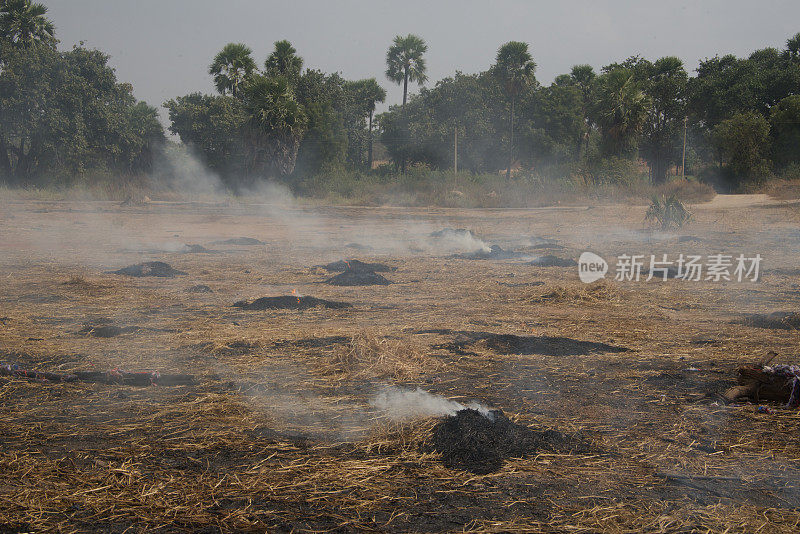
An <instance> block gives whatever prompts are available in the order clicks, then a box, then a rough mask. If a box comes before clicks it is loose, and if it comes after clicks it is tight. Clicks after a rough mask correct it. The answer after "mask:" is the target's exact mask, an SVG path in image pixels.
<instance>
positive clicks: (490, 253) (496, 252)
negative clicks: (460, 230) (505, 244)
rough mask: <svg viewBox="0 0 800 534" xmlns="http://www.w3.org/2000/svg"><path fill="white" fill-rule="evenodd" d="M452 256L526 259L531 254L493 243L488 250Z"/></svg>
mask: <svg viewBox="0 0 800 534" xmlns="http://www.w3.org/2000/svg"><path fill="white" fill-rule="evenodd" d="M451 257H453V258H458V259H462V260H524V259H529V258H530V257H531V255H530V254H528V253H526V252H517V251H515V250H506V249H504V248H502V247H501V246H500V245H492V246H490V247H489V249H488V250H484V249H482V250H477V251H475V252H466V253H463V254H453V255H452V256H451Z"/></svg>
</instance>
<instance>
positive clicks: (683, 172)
mask: <svg viewBox="0 0 800 534" xmlns="http://www.w3.org/2000/svg"><path fill="white" fill-rule="evenodd" d="M688 122H689V117H684V118H683V160H682V161H681V179H682V180H683V179H686V125H687V123H688Z"/></svg>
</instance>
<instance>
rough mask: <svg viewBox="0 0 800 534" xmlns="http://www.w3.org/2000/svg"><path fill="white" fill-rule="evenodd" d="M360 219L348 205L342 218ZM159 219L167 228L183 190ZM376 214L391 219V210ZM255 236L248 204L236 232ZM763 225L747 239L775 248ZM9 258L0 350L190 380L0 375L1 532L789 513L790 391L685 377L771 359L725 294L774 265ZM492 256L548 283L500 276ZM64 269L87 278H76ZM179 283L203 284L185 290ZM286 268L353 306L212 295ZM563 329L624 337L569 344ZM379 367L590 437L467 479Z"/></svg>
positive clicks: (740, 291)
mask: <svg viewBox="0 0 800 534" xmlns="http://www.w3.org/2000/svg"><path fill="white" fill-rule="evenodd" d="M38 207H39V206H38V205H37V206H36V208H37V209H38ZM27 209H29V210H30V207H28V208H27ZM603 209H604V208H596V209H595V210H592V211H591V212H587V211H580V212H575V213H572V212H567V211H560V212H558V213H557V214H556V215H555V221H556V222H557V224H558V225H560V227H563V226H564V225H570V224H578V223H585V224H594V223H595V222H596V221H595V220H594V219H591V218H592V217H595V216H597V217H603V218H606V219H613V220H615V221H622V222H623V223H625V224H628V225H637V224H641V217H642V210H639V211H638V212H635V213H632V214H631V215H630V216H629V217H628V213H629V212H631V211H632V210H631V209H630V208H627V207H626V208H624V209H622V208H620V209H619V210H618V211H613V212H610V213H601V214H600V215H596V213H597V212H598V211H599V210H603ZM129 211H130V213H129V214H127V215H125V217H131V218H132V219H131V220H137V219H133V218H134V217H135V216H136V213H135V212H134V210H132V209H131V210H129ZM757 211H758V214H755V215H753V217H756V216H762V213H763V214H767V215H764V216H767V217H775V218H777V217H778V216H779V215H780V213H778V212H775V211H770V210H769V209H764V210H757ZM27 213H28V212H24V213H20V212H15V213H13V215H14V217H13V218H11V217H9V218H8V219H7V220H4V222H3V224H4V226H3V228H2V229H0V230H4V231H5V235H13V234H14V232H15V231H16V230H17V226H15V225H19V226H26V227H29V226H33V225H32V224H31V219H30V218H26V217H28V215H26V214H27ZM126 213H127V212H126ZM359 214H360V212H357V211H356V212H353V211H348V212H347V217H348V219H347V220H349V221H352V220H353V219H352V216H353V215H359ZM201 215H202V213H201ZM75 216H76V215H75V213H64V212H57V213H55V214H54V215H52V217H53V218H58V219H59V220H60V219H61V218H65V220H66V221H67V222H68V221H69V217H75ZM147 216H148V217H150V215H149V214H147ZM422 216H426V217H427V216H430V214H428V213H427V212H425V213H422V214H421V215H420V217H422ZM35 217H36V218H37V219H39V218H45V217H48V215H47V214H42V213H37V214H36V215H35ZM166 217H167V219H165V220H169V222H170V225H178V223H179V222H180V221H183V222H186V227H190V226H191V225H192V224H194V223H195V221H196V220H197V217H198V214H197V208H195V207H192V209H191V212H190V213H188V214H181V213H175V212H174V211H168V212H167V214H166ZM182 217H184V218H182ZM447 217H448V220H447V226H457V227H462V226H463V227H473V228H475V227H477V226H480V227H481V229H482V230H485V233H486V234H487V235H492V234H493V233H495V234H500V233H501V232H502V231H508V232H516V233H517V235H522V233H523V232H532V231H536V232H538V233H540V234H541V235H548V233H547V228H546V227H545V226H544V225H545V224H552V223H547V221H546V217H548V215H547V213H545V212H537V213H534V214H531V215H526V214H524V213H522V212H515V213H512V214H508V215H504V214H503V213H502V212H492V213H491V216H487V215H486V214H485V213H483V212H481V213H478V214H467V215H464V214H462V213H460V212H459V213H458V214H448V215H447ZM459 217H465V219H460V218H459ZM625 217H628V218H627V219H626V218H625ZM153 218H154V219H158V217H156V216H153ZM263 219H264V215H263V212H258V213H257V214H256V215H253V216H252V217H250V218H248V217H247V216H246V215H237V217H232V218H231V221H230V224H231V226H230V227H225V228H224V229H217V228H216V227H214V228H215V232H216V233H217V234H218V235H226V232H227V235H240V234H241V227H242V226H243V225H252V226H253V227H257V225H258V224H262V223H261V222H260V221H262V220H263ZM731 219H732V220H731V222H730V223H729V224H730V225H731V228H732V229H736V230H737V231H738V230H739V229H740V227H739V226H737V224H740V223H739V219H738V218H736V217H731ZM387 220H388V222H387V223H386V226H387V227H388V228H394V227H395V225H396V220H397V219H396V215H395V214H392V215H391V216H390V217H388V216H387ZM125 221H126V224H131V223H130V221H129V220H128V219H125ZM746 222H747V223H748V224H749V223H750V222H752V221H751V220H748V221H746ZM158 223H159V224H161V223H163V220H161V219H158ZM706 223H708V221H704V220H703V219H702V218H701V219H700V220H699V221H697V222H696V224H698V225H699V226H702V225H703V224H706ZM710 223H714V221H713V220H711V221H710ZM726 224H727V223H726ZM741 224H744V223H741ZM515 225H516V226H515ZM537 225H538V226H537ZM328 226H330V227H331V228H338V226H337V225H335V224H331V225H327V226H326V227H328ZM443 226H444V224H443ZM170 227H172V226H170ZM631 227H633V226H631ZM222 230H225V231H222ZM268 231H270V230H269V228H266V224H265V229H264V231H263V233H262V234H259V235H260V236H265V235H267V232H268ZM275 231H277V230H275ZM329 231H330V230H329ZM325 237H329V236H328V234H325ZM763 241H765V242H764V243H762V246H763V247H764V254H765V255H766V254H770V257H773V256H778V255H779V254H780V253H782V252H785V251H786V249H788V248H790V247H785V243H783V242H781V241H780V240H776V242H775V243H773V244H771V243H769V242H767V237H764V238H763ZM192 242H201V240H199V239H195V240H193V241H192ZM296 250H300V252H296ZM789 252H791V251H789ZM87 254H90V257H89V258H88V259H87V263H91V264H94V265H98V266H102V265H104V262H107V263H112V261H113V262H115V263H116V264H117V265H122V264H125V263H123V262H122V261H120V260H121V259H122V258H117V257H116V256H113V254H114V253H113V251H112V252H109V251H108V250H107V249H102V248H101V249H98V250H96V251H87ZM293 254H296V256H292V255H293ZM271 256H274V257H279V258H286V257H290V256H291V261H292V262H293V263H292V265H293V266H294V265H313V264H316V263H320V261H322V260H320V258H314V257H307V256H302V247H297V246H295V245H294V244H290V245H286V246H285V248H280V247H279V246H277V245H276V251H275V253H274V255H271ZM9 258H12V257H11V256H5V257H3V266H4V269H5V271H4V272H5V273H7V274H13V276H3V277H0V294H2V295H3V296H4V301H3V309H2V316H3V317H8V320H4V321H2V322H3V326H2V328H0V359H2V360H16V361H19V362H20V363H22V364H25V365H27V366H30V367H32V368H36V369H41V370H49V371H59V372H68V371H72V370H76V369H109V368H114V367H123V368H125V369H128V370H143V369H157V370H159V371H162V372H186V373H191V374H194V375H195V376H196V377H197V381H196V384H195V385H193V386H177V387H160V386H159V387H149V388H136V387H131V386H111V385H105V384H83V383H70V384H41V383H37V382H29V381H23V380H20V379H7V378H2V379H0V525H1V526H0V531H3V530H4V529H5V530H6V531H12V532H13V531H32V532H40V531H41V532H63V533H72V532H90V531H102V532H108V531H116V532H124V531H125V530H126V529H127V530H128V531H134V530H137V529H138V530H150V531H158V532H200V531H208V530H215V531H221V532H292V531H294V532H387V531H396V532H408V531H412V532H414V531H416V532H422V531H437V532H486V533H489V532H493V533H499V532H520V533H522V532H578V533H608V534H621V533H631V532H708V533H714V534H716V533H720V534H721V533H723V532H761V533H766V532H770V533H772V532H774V533H781V534H782V533H787V534H788V533H790V532H791V533H793V532H797V531H798V525H800V512H798V509H800V507H798V502H797V495H798V493H797V491H798V489H797V480H798V478H799V477H798V472H800V442H798V439H797V436H798V431H799V430H800V416H798V412H796V411H790V410H781V409H780V408H778V407H775V409H774V413H772V414H759V413H756V412H755V410H754V407H753V406H747V405H745V406H715V405H713V403H712V401H713V399H708V398H705V394H706V393H709V392H713V391H714V389H715V388H720V387H721V388H724V387H725V386H727V385H728V384H732V383H733V382H734V380H735V374H734V372H733V370H734V369H735V368H736V367H737V366H738V365H740V364H742V363H752V362H753V361H755V360H758V357H759V356H760V355H761V353H763V352H764V351H765V350H766V348H772V349H774V350H776V351H778V352H779V353H781V354H782V355H784V356H783V357H782V358H781V359H780V363H789V362H792V360H791V358H790V357H788V356H786V355H791V354H794V353H795V352H796V343H797V336H796V332H791V331H775V330H765V329H757V328H751V327H747V326H743V325H738V324H731V320H732V319H733V318H736V317H741V314H742V313H749V312H766V311H769V310H772V309H782V308H784V307H787V306H789V305H794V304H796V302H795V300H793V299H795V296H793V295H792V294H790V293H789V292H788V290H787V287H786V284H787V283H792V282H793V279H791V278H787V279H786V280H784V279H783V278H781V279H780V280H778V281H775V282H773V281H769V282H768V283H764V284H762V285H759V286H757V287H755V290H757V291H758V293H754V292H752V291H750V288H749V286H748V287H744V288H739V287H738V286H737V287H736V288H735V289H736V291H729V288H728V287H722V286H720V285H715V284H711V283H697V284H694V285H688V284H685V283H678V282H676V281H669V282H664V283H661V282H652V283H639V284H634V283H628V284H626V283H619V284H612V283H610V282H609V283H606V284H603V283H600V284H594V285H590V286H584V285H580V284H579V283H578V282H577V281H575V279H574V276H575V275H574V271H572V270H570V271H569V273H566V271H562V270H559V269H538V270H536V271H535V272H534V271H533V270H532V269H531V268H530V267H528V266H524V265H518V264H514V263H512V262H506V263H502V264H497V263H484V262H466V261H456V260H452V259H446V258H436V257H430V256H424V255H416V256H413V257H411V258H409V257H406V258H397V262H398V263H399V264H400V265H401V266H402V268H401V269H399V270H398V272H397V273H396V275H394V276H393V279H394V278H396V279H397V282H398V283H396V284H393V285H392V286H386V287H375V288H372V287H371V288H359V289H351V288H348V289H343V288H334V287H331V286H326V285H321V284H316V283H315V282H317V281H319V279H320V278H322V276H323V275H321V274H315V273H313V272H309V271H308V270H303V269H300V268H297V269H296V270H293V269H290V268H287V266H286V265H285V264H284V263H282V262H279V261H276V260H275V259H274V258H273V257H270V258H268V259H267V260H265V259H264V258H263V252H261V253H260V254H259V253H257V252H249V251H245V252H237V253H235V254H234V253H231V254H226V255H218V256H213V255H206V256H204V257H192V258H188V257H175V258H174V260H173V259H171V261H174V262H176V263H175V264H176V266H177V267H178V268H180V269H181V270H185V271H187V272H188V273H190V274H189V275H188V277H189V278H190V279H186V280H181V279H164V280H152V279H136V280H129V279H123V278H120V277H114V276H111V275H102V274H101V272H102V270H103V269H102V268H101V267H97V268H96V269H95V271H96V272H92V273H90V274H86V275H82V279H78V280H76V281H75V283H73V284H67V285H63V281H64V280H65V278H66V277H67V276H68V273H69V269H70V267H66V266H65V264H69V265H74V264H71V263H69V262H67V261H64V262H63V263H64V264H58V263H56V264H46V263H44V262H41V261H38V260H36V258H32V259H30V261H29V260H27V259H26V258H12V259H9ZM125 259H128V258H125ZM365 259H370V258H365ZM374 259H381V258H374ZM789 260H791V261H789ZM281 261H283V260H281ZM792 261H794V262H795V263H796V258H795V257H793V256H792V257H787V261H786V264H792V263H791V262H792ZM286 262H289V260H286ZM128 263H130V262H128ZM246 269H247V270H252V272H251V273H245V272H244V271H245V270H246ZM507 272H513V273H515V279H516V280H527V279H529V278H533V277H536V279H541V280H542V281H544V282H545V283H546V284H547V285H546V286H544V287H545V288H546V289H545V290H544V291H542V292H541V293H532V291H541V288H536V289H532V290H528V289H519V288H509V287H501V288H498V284H497V279H498V278H500V277H501V276H503V275H505V274H506V273H507ZM65 273H66V274H65ZM525 277H528V278H525ZM501 279H504V278H501ZM81 280H82V281H83V282H87V283H91V284H98V285H105V286H108V288H106V289H102V290H99V291H96V292H87V291H78V290H76V288H81V287H83V285H84V284H83V282H82V281H81ZM415 280H417V281H415ZM787 280H788V282H787ZM201 282H202V283H209V284H214V288H215V293H214V294H210V295H201V296H195V295H191V296H190V295H187V294H186V292H185V287H186V286H187V285H190V284H192V283H201ZM295 286H296V287H298V289H299V290H304V289H305V290H307V292H311V291H313V292H314V294H315V295H318V296H320V297H322V298H330V299H334V300H337V299H342V298H344V300H352V302H353V303H354V307H353V308H352V309H349V310H323V309H313V310H306V311H302V312H298V311H246V310H239V309H236V308H232V307H231V304H232V303H233V302H235V301H236V300H237V299H239V298H242V297H243V296H262V295H264V294H266V293H268V292H269V291H273V290H274V291H277V290H276V289H274V288H275V287H279V288H281V290H282V289H283V288H284V287H289V288H291V287H295ZM265 288H268V289H265ZM52 297H58V299H52ZM537 299H538V300H537ZM676 303H680V306H678V305H676ZM90 316H101V317H110V318H114V320H115V321H116V322H118V323H119V324H137V325H141V326H142V327H143V330H142V331H141V332H140V333H137V334H135V335H131V336H122V337H123V338H124V339H120V338H113V339H97V338H92V337H87V336H78V335H76V334H75V333H74V332H75V331H76V330H77V329H78V328H79V327H80V325H81V324H83V323H84V322H85V321H86V319H87V317H90ZM461 332H469V333H474V334H475V335H476V336H477V337H478V338H480V335H479V334H482V333H486V334H487V335H501V336H502V335H515V336H519V337H520V338H523V339H524V340H525V347H526V348H527V347H530V346H535V347H538V346H542V347H544V348H545V349H549V348H553V347H555V348H558V349H560V351H558V350H556V351H553V352H552V353H546V354H542V353H537V352H535V351H515V350H514V349H513V347H511V348H504V349H503V350H498V349H497V347H494V346H493V345H491V344H486V343H472V344H467V345H463V346H456V345H457V344H454V343H453V342H454V340H456V339H457V338H458V336H459V335H460V334H459V333H461ZM540 339H541V340H544V341H542V342H541V343H539V342H538V341H537V340H540ZM545 341H546V342H545ZM698 341H700V342H698ZM580 342H584V343H585V342H597V343H605V344H613V345H615V346H621V347H626V348H629V349H631V350H632V351H631V352H624V353H617V352H602V351H599V352H598V351H581V350H577V349H580ZM447 346H450V347H451V348H450V349H448V348H447ZM776 363H778V361H776ZM690 366H692V367H694V368H697V369H700V371H687V370H686V369H687V368H689V367H690ZM383 382H389V383H392V382H394V383H396V384H397V385H407V386H409V387H422V388H424V389H426V390H430V391H432V392H434V393H437V394H441V395H443V396H446V397H448V398H452V399H455V400H458V401H460V402H468V401H470V400H474V399H477V400H482V401H484V402H486V403H489V404H491V405H493V406H497V407H500V408H502V409H504V410H505V411H506V413H507V414H509V415H510V416H511V417H512V419H513V420H514V421H515V422H518V423H520V424H525V425H528V426H532V427H544V428H553V429H556V430H559V431H564V432H582V433H584V434H586V435H587V437H588V439H590V440H591V442H592V443H593V444H594V445H596V449H597V451H598V452H593V453H591V454H589V453H587V454H583V453H581V454H574V455H567V454H541V455H538V456H535V457H532V458H526V459H513V460H511V461H509V462H507V463H506V464H505V465H504V466H503V468H502V469H501V470H500V471H498V472H496V473H493V474H491V475H485V476H475V475H472V474H469V473H466V472H462V471H457V470H450V469H447V468H445V467H444V466H443V465H442V462H441V461H440V459H439V458H438V457H437V455H436V454H431V453H426V452H424V451H425V450H426V447H425V445H426V443H427V440H428V439H429V436H430V429H431V427H432V426H433V424H434V423H435V421H433V420H424V421H417V422H414V423H413V424H406V425H396V424H393V423H390V422H388V421H386V420H384V419H382V418H381V417H380V416H379V414H376V413H374V412H373V411H372V410H371V408H370V405H369V399H370V396H371V395H372V394H373V393H374V392H375V388H376V387H378V386H379V385H381V384H382V383H383ZM664 472H670V473H679V474H680V475H681V476H683V477H685V479H684V481H683V482H681V479H680V477H672V478H667V477H665V476H663V474H664ZM690 484H694V486H692V485H690ZM703 485H706V486H707V487H708V489H707V490H703V489H698V487H700V488H702V487H704V486H703ZM715 492H716V493H715ZM793 492H794V493H793Z"/></svg>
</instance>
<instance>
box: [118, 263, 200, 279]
mask: <svg viewBox="0 0 800 534" xmlns="http://www.w3.org/2000/svg"><path fill="white" fill-rule="evenodd" d="M111 274H121V275H125V276H135V277H137V278H142V277H145V276H157V277H161V278H172V277H174V276H179V275H184V274H186V273H185V272H183V271H178V270H177V269H173V268H172V266H171V265H170V264H169V263H164V262H163V261H146V262H144V263H137V264H135V265H128V266H127V267H123V268H122V269H118V270H116V271H111Z"/></svg>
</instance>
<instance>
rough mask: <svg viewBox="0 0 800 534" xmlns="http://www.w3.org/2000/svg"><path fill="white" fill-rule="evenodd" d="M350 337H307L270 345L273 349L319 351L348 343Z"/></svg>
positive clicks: (283, 340)
mask: <svg viewBox="0 0 800 534" xmlns="http://www.w3.org/2000/svg"><path fill="white" fill-rule="evenodd" d="M351 339H352V338H351V337H350V336H323V337H307V338H303V339H280V340H278V341H275V342H273V343H272V345H273V346H274V347H300V348H304V349H320V348H325V347H331V346H333V345H340V344H343V343H350V341H351Z"/></svg>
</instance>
